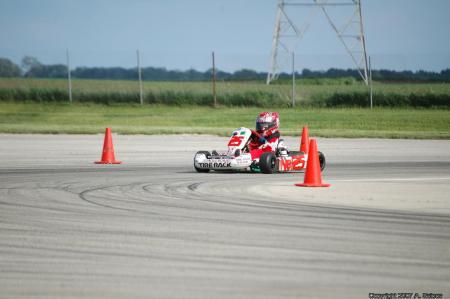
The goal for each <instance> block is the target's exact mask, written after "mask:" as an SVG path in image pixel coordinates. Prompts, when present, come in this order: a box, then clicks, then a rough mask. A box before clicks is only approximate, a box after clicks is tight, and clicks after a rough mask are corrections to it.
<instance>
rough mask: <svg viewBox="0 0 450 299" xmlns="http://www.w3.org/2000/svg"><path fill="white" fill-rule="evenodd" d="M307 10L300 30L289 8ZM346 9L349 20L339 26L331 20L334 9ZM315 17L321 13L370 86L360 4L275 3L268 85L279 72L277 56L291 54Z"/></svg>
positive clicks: (353, 0)
mask: <svg viewBox="0 0 450 299" xmlns="http://www.w3.org/2000/svg"><path fill="white" fill-rule="evenodd" d="M294 6H296V7H301V8H305V9H310V12H312V14H310V15H309V17H308V18H307V19H305V20H302V21H303V24H301V26H298V25H297V24H296V23H295V22H294V18H293V16H292V12H291V11H290V9H291V8H292V7H294ZM337 7H341V8H345V11H346V12H348V13H349V16H350V17H349V18H348V19H346V20H345V21H344V22H342V21H341V22H339V20H337V19H339V18H333V17H332V14H331V11H332V10H333V9H334V8H337ZM317 13H322V14H323V15H324V16H325V18H326V19H327V21H328V23H329V25H330V26H331V28H332V29H333V30H334V31H335V32H336V34H337V37H338V38H339V40H340V41H341V43H342V45H343V46H344V48H345V50H346V51H347V53H348V54H349V55H350V57H351V59H352V61H353V63H354V64H355V66H356V69H357V71H358V73H359V75H360V76H361V78H362V79H363V81H364V83H365V84H366V85H368V84H369V74H368V68H369V67H368V61H367V53H366V42H365V38H364V28H363V18H362V14H361V0H303V1H295V0H292V1H287V0H278V9H277V17H276V21H275V29H274V33H273V41H272V54H271V60H270V70H269V72H268V74H267V84H269V83H270V82H272V81H273V80H276V79H277V78H278V75H279V73H280V70H281V65H280V61H279V54H280V51H281V50H284V51H286V52H288V53H293V51H294V48H295V42H293V41H297V42H298V41H299V40H301V39H302V38H303V36H304V35H305V33H306V31H307V30H308V28H309V27H310V21H311V19H312V18H314V17H315V15H316V14H317Z"/></svg>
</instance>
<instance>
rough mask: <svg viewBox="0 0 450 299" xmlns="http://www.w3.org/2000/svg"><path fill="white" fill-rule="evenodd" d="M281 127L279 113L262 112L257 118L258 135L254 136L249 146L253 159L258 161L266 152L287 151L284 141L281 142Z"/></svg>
mask: <svg viewBox="0 0 450 299" xmlns="http://www.w3.org/2000/svg"><path fill="white" fill-rule="evenodd" d="M279 127H280V115H279V114H278V112H261V113H260V114H259V115H258V117H256V132H257V134H253V136H252V140H251V142H250V144H249V149H250V154H251V155H252V159H258V158H259V157H260V156H261V155H262V154H263V153H264V152H276V151H277V150H284V151H286V148H285V147H284V144H283V140H280V137H281V134H280V131H279V130H278V128H279Z"/></svg>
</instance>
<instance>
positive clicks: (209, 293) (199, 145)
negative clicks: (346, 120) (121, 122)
mask: <svg viewBox="0 0 450 299" xmlns="http://www.w3.org/2000/svg"><path fill="white" fill-rule="evenodd" d="M113 139H114V146H115V151H116V158H117V159H118V160H121V161H122V162H123V163H122V164H120V165H96V164H94V163H93V162H94V161H96V160H98V159H99V158H100V156H101V147H102V144H103V136H101V135H0V298H369V297H370V296H375V295H376V294H386V293H396V294H398V293H401V292H405V293H413V294H414V293H418V294H420V296H421V297H423V293H434V294H442V295H443V298H449V297H450V283H449V281H450V195H449V194H450V184H449V183H450V141H449V140H382V139H323V138H319V139H318V146H319V150H321V151H322V152H324V154H325V156H326V158H327V168H326V170H325V171H324V173H323V180H324V181H326V182H328V183H331V187H330V188H300V187H295V186H294V183H298V182H301V181H302V180H303V174H302V173H284V174H273V175H264V174H251V173H215V172H212V173H206V174H199V173H196V172H195V171H194V170H193V167H192V160H193V156H194V153H195V152H196V151H197V150H212V149H216V150H221V149H224V148H225V145H226V138H221V137H214V136H201V135H193V136H190V135H176V136H123V135H114V136H113ZM298 142H299V140H298V138H286V143H287V145H288V146H289V147H290V148H291V149H296V147H298Z"/></svg>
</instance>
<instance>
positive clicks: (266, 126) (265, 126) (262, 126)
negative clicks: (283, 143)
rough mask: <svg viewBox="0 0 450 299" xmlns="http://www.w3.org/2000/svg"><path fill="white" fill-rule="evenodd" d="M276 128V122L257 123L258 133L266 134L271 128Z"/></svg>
mask: <svg viewBox="0 0 450 299" xmlns="http://www.w3.org/2000/svg"><path fill="white" fill-rule="evenodd" d="M273 127H275V122H273V121H272V122H257V123H256V131H258V132H264V131H267V130H268V129H270V128H273Z"/></svg>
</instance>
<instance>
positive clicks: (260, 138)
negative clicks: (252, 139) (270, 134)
mask: <svg viewBox="0 0 450 299" xmlns="http://www.w3.org/2000/svg"><path fill="white" fill-rule="evenodd" d="M259 142H260V143H266V142H267V139H266V138H264V137H259Z"/></svg>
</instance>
